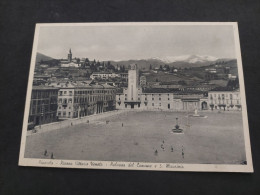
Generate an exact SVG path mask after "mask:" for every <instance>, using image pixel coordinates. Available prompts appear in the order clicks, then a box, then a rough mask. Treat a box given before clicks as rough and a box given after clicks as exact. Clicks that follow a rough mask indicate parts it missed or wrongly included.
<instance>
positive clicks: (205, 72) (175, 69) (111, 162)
mask: <svg viewBox="0 0 260 195" xmlns="http://www.w3.org/2000/svg"><path fill="white" fill-rule="evenodd" d="M19 165H20V166H39V167H60V168H61V167H63V168H89V169H123V170H158V171H210V172H253V165H252V157H251V147H250V139H249V128H248V120H247V108H246V97H245V88H244V78H243V70H242V60H241V53H240V43H239V34H238V25H237V23H235V22H221V23H219V22H204V23H197V22H196V23H190V22H187V23H183V22H180V23H178V22H176V23H175V22H174V23H171V22H170V23H168V22H163V23H157V22H155V23H74V24H73V23H68V24H66V23H63V24H37V25H36V29H35V37H34V43H33V51H32V59H31V68H30V76H29V82H28V89H27V98H26V105H25V112H24V122H23V130H22V140H21V149H20V157H19Z"/></svg>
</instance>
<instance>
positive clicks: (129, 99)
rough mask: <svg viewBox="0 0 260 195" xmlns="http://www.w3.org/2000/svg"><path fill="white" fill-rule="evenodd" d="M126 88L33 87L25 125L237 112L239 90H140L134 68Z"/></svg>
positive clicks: (73, 84) (67, 83)
mask: <svg viewBox="0 0 260 195" xmlns="http://www.w3.org/2000/svg"><path fill="white" fill-rule="evenodd" d="M127 78H128V86H127V87H126V88H123V90H122V91H121V92H118V88H116V87H114V86H111V85H108V84H90V83H88V82H70V81H64V82H53V83H49V84H48V86H46V85H45V86H33V89H32V95H31V104H30V112H29V124H33V125H40V124H44V123H51V122H55V121H57V120H58V119H68V118H77V117H84V116H87V115H92V114H99V113H102V112H107V111H111V110H115V109H161V110H175V111H194V110H209V109H211V110H214V109H221V110H241V109H242V108H241V100H240V92H239V90H229V91H227V90H209V89H205V90H204V89H203V88H201V89H199V90H184V91H183V90H180V89H179V88H144V87H142V86H141V83H142V82H145V81H144V78H143V77H142V82H140V78H139V72H138V69H137V67H136V65H134V64H133V65H131V66H130V69H129V70H128V76H127Z"/></svg>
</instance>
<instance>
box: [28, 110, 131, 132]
mask: <svg viewBox="0 0 260 195" xmlns="http://www.w3.org/2000/svg"><path fill="white" fill-rule="evenodd" d="M127 111H128V110H113V111H109V112H103V113H99V114H93V115H89V116H85V117H81V118H74V119H68V120H65V121H60V122H54V123H48V124H44V125H39V126H36V127H35V129H34V130H30V131H27V136H28V135H33V134H35V133H36V132H37V133H41V132H46V131H51V130H55V129H62V128H65V127H70V126H73V125H77V124H82V123H88V122H89V123H91V122H92V121H96V120H100V119H103V118H106V117H109V116H114V115H117V114H121V113H124V112H127Z"/></svg>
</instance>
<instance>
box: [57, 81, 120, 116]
mask: <svg viewBox="0 0 260 195" xmlns="http://www.w3.org/2000/svg"><path fill="white" fill-rule="evenodd" d="M115 96H116V89H115V87H113V86H110V85H97V84H96V85H89V84H82V83H78V84H75V83H68V84H67V85H66V86H64V87H62V88H60V90H59V94H58V111H57V116H58V117H59V118H78V117H84V116H87V115H92V114H98V113H102V112H107V111H111V110H114V109H115V98H116V97H115Z"/></svg>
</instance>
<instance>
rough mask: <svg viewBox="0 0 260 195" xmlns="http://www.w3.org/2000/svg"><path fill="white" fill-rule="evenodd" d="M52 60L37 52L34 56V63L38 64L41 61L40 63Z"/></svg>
mask: <svg viewBox="0 0 260 195" xmlns="http://www.w3.org/2000/svg"><path fill="white" fill-rule="evenodd" d="M53 59H54V58H52V57H49V56H46V55H44V54H42V53H39V52H37V54H36V63H39V62H40V61H41V60H42V61H49V60H53Z"/></svg>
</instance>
